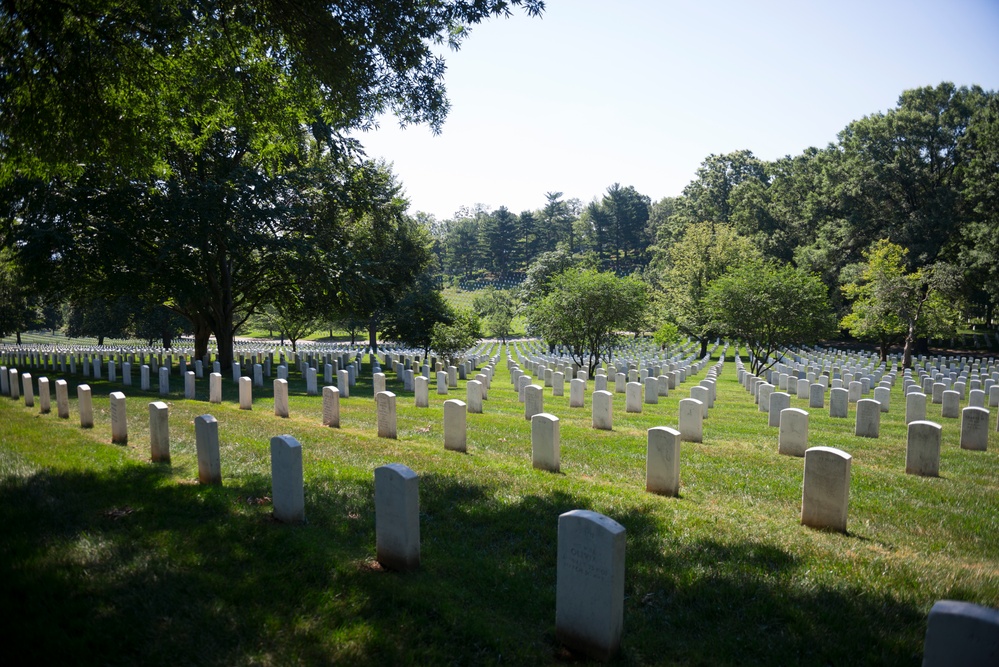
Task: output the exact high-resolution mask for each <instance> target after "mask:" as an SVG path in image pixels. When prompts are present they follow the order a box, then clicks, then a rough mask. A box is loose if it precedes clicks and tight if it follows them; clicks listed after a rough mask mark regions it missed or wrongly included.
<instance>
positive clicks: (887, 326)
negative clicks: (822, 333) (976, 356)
mask: <svg viewBox="0 0 999 667" xmlns="http://www.w3.org/2000/svg"><path fill="white" fill-rule="evenodd" d="M908 253H909V251H908V249H906V248H903V247H901V246H899V245H896V244H895V243H892V242H891V241H889V240H887V239H882V240H880V241H878V242H877V243H875V244H874V246H872V247H871V249H870V250H869V251H867V252H866V253H865V254H864V258H865V259H866V260H867V261H866V264H865V265H864V267H863V273H862V274H861V279H860V281H859V282H853V283H849V284H847V285H845V286H844V288H843V291H844V292H845V294H846V295H847V297H848V298H849V299H851V300H852V301H853V306H852V310H851V311H850V313H849V314H848V315H847V316H846V317H844V318H843V320H842V323H841V324H842V326H843V327H844V328H846V329H847V330H849V331H850V333H851V334H853V335H854V336H856V337H857V338H861V339H866V340H874V341H876V342H877V343H878V345H879V347H880V349H881V358H882V359H884V358H886V356H887V352H888V346H890V345H891V344H892V343H895V342H898V341H901V340H904V341H905V349H904V352H903V364H904V365H905V366H906V367H908V366H911V363H912V348H913V344H914V342H915V339H916V338H917V337H919V336H944V335H949V334H952V333H953V332H954V329H955V324H956V320H957V315H958V312H957V309H956V307H955V303H954V300H953V297H954V293H955V288H956V279H955V276H954V272H953V269H952V268H951V267H949V266H947V265H946V264H943V263H936V264H934V265H932V266H929V267H924V268H921V269H917V270H915V271H907V270H906V265H907V261H906V258H907V255H908Z"/></svg>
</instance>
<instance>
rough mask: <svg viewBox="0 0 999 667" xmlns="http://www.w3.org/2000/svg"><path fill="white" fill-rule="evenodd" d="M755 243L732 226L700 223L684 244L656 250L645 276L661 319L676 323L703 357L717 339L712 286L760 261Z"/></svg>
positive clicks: (688, 229) (686, 235) (692, 227)
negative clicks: (739, 268) (745, 265)
mask: <svg viewBox="0 0 999 667" xmlns="http://www.w3.org/2000/svg"><path fill="white" fill-rule="evenodd" d="M759 254H760V253H759V251H758V250H757V249H756V248H755V247H754V246H753V244H752V243H751V242H750V241H749V239H746V238H744V237H742V236H740V235H739V234H738V233H737V232H736V231H735V229H733V228H732V227H731V226H730V225H724V224H719V223H714V222H701V223H696V224H692V225H688V226H687V227H686V231H685V232H684V234H683V237H682V238H681V239H680V241H679V242H677V243H673V244H672V245H670V246H668V247H665V248H664V247H656V248H654V249H653V257H654V259H653V262H652V265H651V266H650V268H649V271H647V272H646V276H647V279H648V282H649V284H650V285H651V287H652V290H653V295H654V297H653V298H654V302H655V310H656V311H657V312H656V318H657V319H658V320H666V321H669V322H672V323H674V324H676V326H677V328H678V329H679V330H680V332H681V333H683V334H685V335H687V336H690V337H691V338H695V339H697V340H698V341H700V343H701V351H700V355H699V356H702V357H703V356H704V355H705V354H706V353H707V346H708V342H709V341H710V340H711V339H712V338H713V337H714V336H715V335H717V334H716V332H715V331H714V329H713V324H714V320H713V319H712V317H711V315H710V314H709V313H708V309H707V307H706V303H705V300H706V298H707V294H708V285H709V284H710V283H711V281H712V280H715V279H716V278H718V277H720V276H721V275H722V274H723V273H724V272H725V271H726V270H727V269H729V268H732V267H737V266H739V265H741V264H743V263H745V262H748V261H751V260H753V259H756V258H758V257H759Z"/></svg>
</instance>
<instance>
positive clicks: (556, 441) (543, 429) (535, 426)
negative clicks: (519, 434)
mask: <svg viewBox="0 0 999 667" xmlns="http://www.w3.org/2000/svg"><path fill="white" fill-rule="evenodd" d="M560 457H561V449H560V438H559V420H558V417H556V416H555V415H552V414H548V413H547V412H541V413H538V414H536V415H534V416H533V417H532V418H531V461H532V464H533V466H534V467H535V468H538V469H539V470H549V471H551V472H558V471H559V465H560Z"/></svg>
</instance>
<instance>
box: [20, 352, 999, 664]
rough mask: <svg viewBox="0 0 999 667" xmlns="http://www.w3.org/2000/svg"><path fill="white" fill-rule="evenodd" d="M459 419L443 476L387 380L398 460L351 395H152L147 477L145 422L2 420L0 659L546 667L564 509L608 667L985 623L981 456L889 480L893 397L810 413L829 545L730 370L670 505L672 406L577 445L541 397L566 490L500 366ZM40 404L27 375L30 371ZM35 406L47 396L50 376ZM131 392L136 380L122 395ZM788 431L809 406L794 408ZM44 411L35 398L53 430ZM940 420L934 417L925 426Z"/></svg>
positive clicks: (909, 646)
mask: <svg viewBox="0 0 999 667" xmlns="http://www.w3.org/2000/svg"><path fill="white" fill-rule="evenodd" d="M502 358H503V360H504V361H503V362H501V363H500V364H499V365H498V367H497V370H496V375H495V378H494V380H493V383H492V388H491V390H490V392H489V398H488V400H487V401H486V402H485V413H484V414H481V415H471V414H470V415H468V447H469V451H468V453H467V454H458V453H454V452H448V451H445V450H444V448H443V436H442V415H443V401H444V400H445V399H446V398H448V397H450V398H455V397H457V398H461V399H464V382H460V383H459V385H460V387H459V390H457V391H455V390H452V392H451V394H450V395H449V396H439V395H437V394H436V393H434V389H433V387H432V388H431V394H430V400H431V407H430V408H426V409H417V408H415V407H413V398H412V395H410V394H406V393H404V392H403V391H402V387H401V383H397V382H395V378H394V377H393V376H392V375H391V374H389V382H388V385H389V386H388V389H389V390H391V391H396V392H397V394H398V397H399V398H398V409H399V414H398V430H399V439H398V440H385V439H379V438H377V437H375V432H376V423H375V410H374V401H373V398H372V391H371V384H370V379H369V376H370V369H369V367H368V366H365V368H364V372H363V373H362V375H361V378H360V379H359V382H358V385H357V387H355V388H354V389H352V393H351V396H350V398H347V399H343V400H342V401H341V420H342V428H340V429H331V428H324V427H322V425H321V398H319V397H307V396H305V395H304V394H305V385H304V381H303V380H302V379H301V376H300V374H298V373H294V372H293V373H292V381H291V390H292V394H293V395H292V398H291V417H290V418H288V419H280V418H277V417H275V416H274V414H273V400H272V397H271V392H270V391H261V390H257V394H256V396H255V401H254V407H253V410H252V411H240V410H239V409H238V402H237V392H236V388H235V386H234V385H233V384H232V383H231V382H229V381H225V383H224V384H225V395H224V399H225V400H224V403H223V404H221V405H210V404H208V402H207V391H208V390H207V380H205V381H201V382H199V386H198V396H197V400H193V401H187V400H183V399H182V398H179V396H182V395H183V394H182V386H181V382H180V379H179V378H176V377H175V378H174V380H173V386H172V389H173V395H172V396H171V397H170V398H169V399H168V400H167V402H168V404H169V405H170V424H171V428H170V437H171V452H172V457H173V460H172V464H170V465H162V464H152V463H149V444H148V417H147V415H148V413H147V407H146V406H147V404H148V402H149V401H152V400H160V399H159V397H158V396H157V395H155V394H146V393H143V392H141V391H138V390H137V389H136V388H134V387H133V388H130V389H128V390H127V391H125V393H126V395H127V396H128V397H129V402H128V415H129V442H128V444H127V445H126V446H120V445H112V444H111V443H110V435H111V428H110V415H109V409H108V398H107V396H108V394H109V393H110V392H111V391H114V390H122V387H121V386H120V385H115V386H111V385H109V384H108V383H106V382H93V383H90V384H91V387H92V388H93V390H94V404H95V413H96V414H95V417H96V424H95V427H94V428H93V429H87V430H83V429H80V428H79V421H78V413H77V411H76V405H75V389H74V386H75V383H76V382H83V381H85V380H84V379H83V378H82V377H80V378H67V379H69V380H70V381H71V387H70V396H71V418H70V420H68V421H67V420H60V419H58V418H57V417H56V415H55V413H54V412H53V413H52V414H48V415H40V414H39V412H38V408H37V400H36V407H35V408H34V409H29V408H25V407H24V405H23V401H18V402H14V401H12V400H10V399H9V398H4V399H2V400H0V423H2V426H0V526H2V527H0V595H2V599H3V600H4V605H3V610H4V611H3V614H4V616H5V618H4V619H3V623H2V624H0V627H2V628H3V634H4V637H3V641H4V646H5V651H6V652H7V654H8V655H22V656H29V657H31V658H32V659H33V661H35V662H38V663H39V664H49V663H56V662H57V661H60V662H64V663H69V664H171V665H181V664H198V665H223V664H224V665H271V664H273V665H289V664H319V663H323V664H325V663H341V664H351V665H355V664H356V665H386V664H472V665H479V664H522V665H531V664H550V663H558V662H562V661H565V660H571V659H574V657H573V656H571V655H568V654H567V653H566V652H565V651H564V650H563V649H561V648H560V647H559V646H558V644H557V643H556V641H555V628H554V621H555V581H556V544H557V522H558V516H559V515H560V514H561V513H563V512H566V511H569V510H572V509H578V508H585V509H591V510H594V511H597V512H601V513H603V514H606V515H607V516H610V517H612V518H613V519H615V520H616V521H618V522H619V523H621V524H622V525H623V526H624V527H625V528H626V530H627V564H626V584H625V595H626V599H625V620H624V623H625V625H624V638H623V645H622V653H621V656H620V661H621V662H622V663H624V664H636V665H644V664H740V665H741V664H767V665H773V664H819V665H857V664H878V665H881V664H918V662H919V661H920V659H921V653H922V640H923V635H924V633H925V626H926V615H927V613H928V611H929V608H930V607H931V605H932V604H933V602H934V601H936V600H938V599H941V598H953V599H961V600H968V601H972V602H976V603H979V604H985V605H990V606H994V607H996V606H999V455H997V453H996V452H997V451H999V434H997V433H995V431H994V428H995V420H996V416H995V410H994V409H993V412H992V417H991V426H990V429H991V430H992V432H991V433H990V442H989V451H988V452H970V451H964V450H961V449H960V448H959V446H958V439H959V430H960V427H959V424H958V422H957V420H942V423H943V424H944V444H943V451H942V455H941V465H940V469H941V477H939V478H932V479H930V478H921V477H914V476H911V475H906V474H905V473H904V467H905V465H904V461H905V425H904V400H903V397H902V395H901V383H900V382H899V386H897V387H896V388H895V389H894V390H893V391H892V411H891V413H889V414H887V415H883V417H882V425H881V437H880V438H879V439H877V440H872V439H864V438H857V437H855V436H854V435H853V417H854V414H855V413H854V410H853V407H854V406H851V412H850V418H849V419H831V418H830V417H829V416H828V409H826V410H810V411H809V412H810V413H811V417H810V424H809V441H810V443H811V444H813V445H825V446H831V447H838V448H840V449H843V450H844V451H846V452H848V453H850V454H851V455H852V456H853V467H852V482H851V487H850V513H849V534H847V535H842V534H837V533H832V532H824V531H817V530H813V529H810V528H805V527H803V526H801V525H800V524H799V514H800V502H801V483H802V472H803V461H802V459H800V458H792V457H786V456H779V455H778V454H777V453H776V452H777V429H775V428H769V427H768V426H767V425H766V424H767V419H766V415H765V414H763V413H760V412H758V410H757V406H756V405H755V404H754V403H753V399H752V398H751V397H750V396H749V394H748V393H746V392H745V391H744V390H743V388H742V387H741V386H740V385H739V384H738V383H737V382H736V367H735V364H734V363H733V362H732V358H731V356H730V357H729V359H728V361H727V362H726V363H725V366H724V370H723V372H722V375H721V377H720V379H719V382H718V400H717V403H716V407H715V408H714V409H713V410H712V411H711V414H710V416H709V418H708V419H707V420H706V421H705V424H704V442H703V443H701V444H692V443H684V444H683V445H682V448H681V451H682V454H681V456H682V461H681V497H680V498H664V497H659V496H655V495H651V494H648V493H646V492H645V490H644V489H645V479H644V475H645V450H646V432H647V430H648V429H649V428H651V427H653V426H672V427H674V428H675V427H676V421H677V402H678V401H679V399H680V398H683V397H686V396H688V395H689V387H690V386H693V384H695V383H696V381H697V380H699V379H701V378H703V376H704V373H703V372H702V373H701V374H699V375H697V376H695V377H694V378H693V379H692V380H688V382H687V383H686V384H684V385H683V386H682V388H681V389H679V390H675V391H673V392H671V395H670V396H669V397H668V398H665V399H660V402H659V404H658V405H646V406H643V407H644V411H643V413H642V414H626V413H625V411H624V395H623V394H615V398H614V430H613V431H610V432H607V431H595V430H593V429H591V428H590V405H591V401H590V397H589V393H590V392H591V391H592V388H593V386H592V382H591V383H590V386H589V387H588V391H587V400H586V408H584V409H569V407H568V387H566V396H564V397H552V395H551V391H550V390H546V392H545V409H546V411H548V412H552V413H554V414H555V415H557V416H558V417H559V418H560V420H561V454H562V470H561V472H560V473H558V474H552V473H548V472H542V471H537V470H534V469H533V468H532V467H531V445H530V423H529V422H527V421H526V420H525V419H524V418H523V406H522V404H520V403H519V402H518V401H517V397H516V393H515V392H514V390H513V388H512V386H511V385H510V383H509V374H508V372H507V370H506V364H505V352H504V353H503V355H502ZM32 374H33V375H34V376H35V377H36V378H37V377H39V376H40V375H43V374H44V373H42V372H39V371H37V370H35V371H32ZM48 377H49V378H50V379H51V380H53V382H54V379H55V378H56V377H58V376H57V375H56V374H52V373H49V374H48ZM135 380H136V382H137V380H138V373H135ZM792 407H804V408H806V409H807V403H806V401H804V400H800V399H797V398H792ZM54 409H55V401H54V399H53V410H54ZM204 413H209V414H213V415H214V416H215V417H216V418H217V419H218V420H219V432H220V440H221V447H222V452H221V461H222V474H223V478H224V484H223V486H222V487H202V486H199V485H198V484H197V462H196V456H195V443H194V428H193V419H194V417H196V416H197V415H200V414H204ZM928 418H930V419H935V420H937V421H941V420H940V406H939V405H932V406H928ZM285 433H290V434H292V435H294V436H295V437H296V438H298V440H299V441H300V442H301V443H302V446H303V454H304V459H305V489H306V491H305V494H306V515H307V518H308V522H307V523H306V524H305V525H283V524H280V523H277V522H275V521H274V520H273V519H272V517H271V506H270V502H269V496H270V493H271V489H270V459H269V439H270V437H272V436H274V435H280V434H285ZM392 462H398V463H403V464H405V465H407V466H409V467H411V468H412V469H413V470H415V471H416V472H417V473H418V474H419V476H420V505H421V506H420V520H421V534H422V566H421V569H420V570H419V571H418V572H415V573H411V574H398V573H392V572H386V571H383V570H382V569H381V568H380V567H379V566H378V565H377V563H376V562H375V560H374V553H375V534H374V502H373V496H374V489H373V471H374V469H375V468H376V467H377V466H379V465H382V464H385V463H392Z"/></svg>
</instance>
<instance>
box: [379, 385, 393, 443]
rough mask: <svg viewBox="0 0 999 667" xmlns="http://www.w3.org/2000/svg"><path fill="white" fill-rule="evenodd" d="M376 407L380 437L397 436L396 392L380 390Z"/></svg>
mask: <svg viewBox="0 0 999 667" xmlns="http://www.w3.org/2000/svg"><path fill="white" fill-rule="evenodd" d="M375 408H376V410H377V412H378V437H379V438H392V439H395V438H396V437H397V432H396V418H395V394H393V393H392V392H391V391H380V392H378V393H377V394H375Z"/></svg>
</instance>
